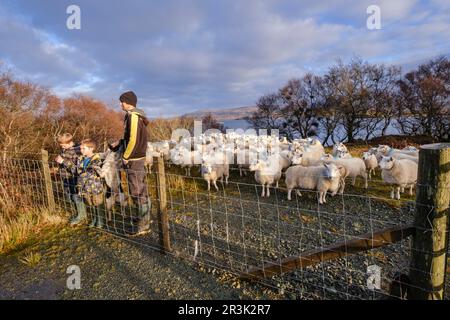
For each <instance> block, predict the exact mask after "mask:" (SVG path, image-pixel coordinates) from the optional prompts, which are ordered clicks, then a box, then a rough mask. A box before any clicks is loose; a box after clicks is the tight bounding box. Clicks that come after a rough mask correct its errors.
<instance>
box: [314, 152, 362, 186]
mask: <svg viewBox="0 0 450 320" xmlns="http://www.w3.org/2000/svg"><path fill="white" fill-rule="evenodd" d="M321 160H323V161H324V162H326V163H334V164H336V165H342V166H344V167H345V169H346V170H347V173H348V177H350V178H352V186H354V185H355V183H356V178H357V177H361V178H363V179H364V188H366V189H367V188H368V183H367V172H366V164H365V163H364V160H363V159H360V158H334V157H333V156H332V155H331V154H326V155H324V156H323V157H322V158H321Z"/></svg>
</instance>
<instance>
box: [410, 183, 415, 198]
mask: <svg viewBox="0 0 450 320" xmlns="http://www.w3.org/2000/svg"><path fill="white" fill-rule="evenodd" d="M413 187H414V185H413V184H410V185H409V195H410V196H412V195H413Z"/></svg>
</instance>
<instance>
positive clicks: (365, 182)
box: [363, 171, 369, 189]
mask: <svg viewBox="0 0 450 320" xmlns="http://www.w3.org/2000/svg"><path fill="white" fill-rule="evenodd" d="M363 179H364V188H365V189H367V188H368V187H369V185H368V183H367V172H365V171H364V174H363Z"/></svg>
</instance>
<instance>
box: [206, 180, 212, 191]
mask: <svg viewBox="0 0 450 320" xmlns="http://www.w3.org/2000/svg"><path fill="white" fill-rule="evenodd" d="M206 182H207V183H208V191H209V190H210V189H211V183H210V182H209V180H206Z"/></svg>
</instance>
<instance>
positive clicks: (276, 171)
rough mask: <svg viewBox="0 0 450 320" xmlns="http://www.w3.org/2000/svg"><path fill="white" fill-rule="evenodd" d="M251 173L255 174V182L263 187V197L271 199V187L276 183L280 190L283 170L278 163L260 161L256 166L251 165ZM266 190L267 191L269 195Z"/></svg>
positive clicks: (274, 161)
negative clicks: (279, 185) (279, 184)
mask: <svg viewBox="0 0 450 320" xmlns="http://www.w3.org/2000/svg"><path fill="white" fill-rule="evenodd" d="M288 170H289V169H288ZM250 171H254V172H255V180H256V182H257V183H259V184H260V185H261V186H262V192H261V197H263V198H264V197H265V196H267V197H270V190H269V187H270V186H271V185H273V184H274V183H276V188H278V183H279V181H280V178H281V168H280V166H279V163H278V161H277V160H273V159H270V158H269V159H267V160H261V159H260V160H258V161H257V162H256V163H255V164H252V165H250ZM265 189H267V193H266V192H265Z"/></svg>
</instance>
